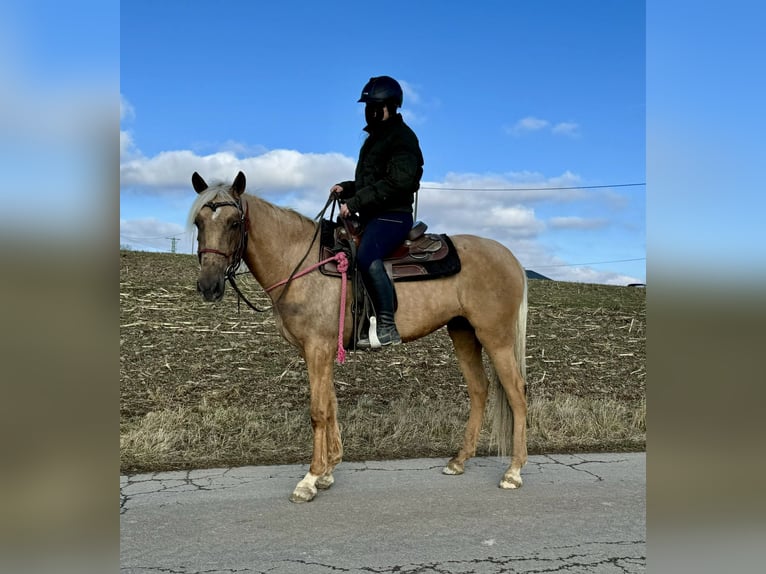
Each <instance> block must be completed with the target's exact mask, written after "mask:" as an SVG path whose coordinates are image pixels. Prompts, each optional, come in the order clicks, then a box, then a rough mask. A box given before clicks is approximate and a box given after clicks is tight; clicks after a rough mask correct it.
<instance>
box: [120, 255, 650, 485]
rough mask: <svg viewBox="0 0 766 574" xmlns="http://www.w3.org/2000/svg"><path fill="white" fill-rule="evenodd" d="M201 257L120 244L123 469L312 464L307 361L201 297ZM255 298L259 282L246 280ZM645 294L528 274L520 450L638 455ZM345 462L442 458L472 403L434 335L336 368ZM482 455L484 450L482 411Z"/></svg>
mask: <svg viewBox="0 0 766 574" xmlns="http://www.w3.org/2000/svg"><path fill="white" fill-rule="evenodd" d="M196 268H197V267H196V259H195V258H194V257H193V256H189V255H170V254H155V253H141V252H130V251H123V252H121V253H120V323H121V328H120V361H121V369H120V384H121V400H120V413H121V425H120V426H121V433H120V435H121V439H120V445H121V469H122V471H123V472H133V471H149V470H160V469H163V470H168V469H179V468H203V467H211V466H229V465H231V466H234V465H243V464H280V463H293V462H307V461H308V459H309V456H310V448H311V425H310V420H309V414H308V403H309V394H308V381H307V376H306V373H305V369H304V365H303V361H302V359H300V358H299V357H298V355H297V352H296V351H295V350H294V349H292V348H291V347H290V346H289V345H288V344H287V343H286V342H285V341H284V340H282V339H281V338H280V337H279V335H278V334H277V333H276V329H275V327H274V321H273V318H272V317H271V315H270V314H268V313H267V314H256V313H254V312H252V311H250V310H249V309H247V308H246V307H245V306H244V305H243V306H242V309H241V311H240V312H237V305H236V297H235V296H234V295H233V294H232V293H231V291H230V290H227V295H226V297H225V299H224V301H223V302H222V303H220V304H218V305H210V304H205V303H203V302H202V301H201V300H200V298H199V297H198V295H197V293H196V291H195V289H194V284H195V280H196ZM245 288H247V289H249V293H250V295H251V296H252V297H253V298H254V299H255V300H257V301H259V302H260V303H261V304H265V302H266V300H265V298H264V296H263V293H262V291H261V290H260V289H259V288H258V287H257V286H255V285H254V283H252V282H250V283H249V284H247V285H246V286H245ZM645 295H646V293H645V291H644V290H641V289H634V288H627V287H609V286H604V285H581V284H572V283H558V282H551V281H532V282H531V283H530V293H529V327H528V339H527V356H528V358H527V374H528V398H529V414H528V424H529V432H528V438H529V447H530V452H532V453H535V452H537V453H540V452H573V451H586V450H587V451H604V450H609V451H615V450H642V449H643V448H644V447H645V436H646V423H645V421H646V401H645V389H646V387H645V377H646V371H645V353H646V351H645V349H646V339H645V330H646V298H645ZM335 381H336V390H337V395H338V404H339V410H340V413H339V417H340V422H341V426H342V433H343V439H344V448H345V454H344V459H345V460H365V459H366V460H369V459H385V458H406V457H422V456H444V457H448V456H452V455H453V454H454V453H455V451H456V450H457V449H458V448H459V446H460V444H461V442H462V434H463V429H464V425H465V420H466V419H467V416H468V397H467V393H466V390H465V386H464V384H463V381H462V379H461V377H460V373H459V370H458V367H457V363H456V360H455V358H454V356H453V353H452V350H451V342H450V341H449V338H448V337H447V335H446V332H445V331H444V330H440V331H438V332H436V333H434V334H433V335H430V336H429V337H426V338H424V339H421V340H419V341H415V342H413V343H410V344H408V345H402V346H400V347H396V348H393V349H388V350H386V351H384V352H380V353H366V354H361V353H360V354H357V355H355V356H353V357H352V358H351V359H350V360H349V361H348V362H347V364H346V365H343V366H340V367H336V371H335ZM479 454H490V451H489V428H488V421H485V428H484V429H483V431H482V434H481V437H480V442H479Z"/></svg>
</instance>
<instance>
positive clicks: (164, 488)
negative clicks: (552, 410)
mask: <svg viewBox="0 0 766 574" xmlns="http://www.w3.org/2000/svg"><path fill="white" fill-rule="evenodd" d="M556 456H557V455H542V457H543V458H544V459H545V460H542V461H541V460H536V461H530V466H536V467H538V468H540V467H542V466H545V465H560V466H565V467H567V468H570V469H572V470H574V471H576V472H583V473H585V474H588V475H590V476H592V477H593V478H594V479H596V481H597V482H602V481H603V480H604V478H603V477H601V476H599V475H598V474H596V473H595V472H592V471H591V470H588V469H587V468H580V467H581V466H582V465H586V464H614V463H620V462H624V461H625V459H615V460H592V459H585V458H583V457H580V456H578V455H575V454H572V455H559V456H568V457H572V458H574V459H576V460H577V461H576V462H570V463H567V462H564V461H562V460H560V459H558V458H556ZM546 461H547V462H546ZM352 464H359V463H352ZM474 464H476V465H477V466H482V467H486V466H487V464H482V463H479V462H478V461H477V462H476V463H474ZM492 464H494V463H492ZM443 466H444V465H441V464H440V465H426V466H422V467H409V468H381V467H377V466H371V465H367V464H365V465H364V466H362V467H357V468H353V467H348V466H346V467H344V468H343V469H342V470H343V472H346V473H357V472H417V471H429V470H440V469H441V468H443ZM501 466H502V465H501ZM235 470H236V468H228V469H224V470H223V471H218V470H216V471H204V470H187V471H184V472H185V475H182V476H178V477H176V476H171V477H168V476H167V475H168V474H171V475H176V474H180V473H179V472H173V473H152V474H151V475H149V477H148V478H146V475H133V476H131V475H127V476H124V477H121V484H120V514H121V515H123V514H126V513H127V512H128V510H130V507H129V504H130V502H131V500H133V498H135V497H137V496H148V495H151V494H157V493H162V492H183V491H193V490H197V491H206V490H207V491H213V490H224V489H228V488H236V487H238V486H241V485H245V484H248V483H250V482H253V481H254V480H256V479H248V478H244V477H238V476H236V475H234V474H233V471H235ZM302 476H303V475H302V474H296V475H295V476H294V478H295V479H300V478H301V477H302ZM139 477H140V478H139ZM284 477H285V475H277V474H270V475H268V476H267V477H266V479H273V478H284ZM123 479H125V480H124V482H123ZM222 481H224V482H226V481H228V483H225V484H221V482H222ZM232 482H233V483H232ZM142 484H146V485H156V488H147V489H146V490H143V491H139V492H132V493H130V494H128V493H127V492H126V491H128V490H135V487H136V486H137V485H142Z"/></svg>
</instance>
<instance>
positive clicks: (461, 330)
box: [442, 320, 489, 474]
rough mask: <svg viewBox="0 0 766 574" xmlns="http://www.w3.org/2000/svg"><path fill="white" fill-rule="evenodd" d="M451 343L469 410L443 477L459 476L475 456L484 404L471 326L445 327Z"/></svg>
mask: <svg viewBox="0 0 766 574" xmlns="http://www.w3.org/2000/svg"><path fill="white" fill-rule="evenodd" d="M447 330H448V332H449V336H450V338H452V344H453V345H454V347H455V354H456V355H457V358H458V362H459V364H460V370H461V372H462V373H463V378H464V379H465V381H466V384H467V385H468V397H469V398H470V400H471V410H470V414H469V415H468V423H467V424H466V427H465V437H464V438H463V446H462V448H461V449H460V451H459V452H458V453H457V454H456V455H455V456H454V457H453V458H452V459H451V460H450V461H449V462H448V463H447V466H445V467H444V469H443V470H442V472H443V473H444V474H463V470H464V465H465V461H466V460H468V459H469V458H471V457H472V456H474V455H475V454H476V443H477V441H478V439H479V432H480V431H481V423H482V420H483V418H484V409H485V407H486V404H487V388H488V387H489V380H488V379H487V373H486V372H485V370H484V366H483V365H482V360H481V343H479V340H478V339H477V338H476V334H475V333H474V330H473V327H471V325H470V324H469V323H468V322H467V321H463V320H453V321H451V322H450V323H449V325H448V326H447Z"/></svg>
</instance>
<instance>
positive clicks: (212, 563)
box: [120, 453, 646, 574]
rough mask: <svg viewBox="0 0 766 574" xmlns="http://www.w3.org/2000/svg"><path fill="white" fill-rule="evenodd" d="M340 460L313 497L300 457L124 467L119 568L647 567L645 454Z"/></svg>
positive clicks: (481, 571)
mask: <svg viewBox="0 0 766 574" xmlns="http://www.w3.org/2000/svg"><path fill="white" fill-rule="evenodd" d="M445 462H446V459H415V460H401V461H387V462H366V463H346V462H344V463H342V464H341V465H340V466H339V467H338V468H337V469H336V472H335V485H334V486H333V487H332V488H331V489H330V490H328V491H319V494H318V495H317V497H316V498H315V499H314V501H313V502H310V503H307V504H293V503H291V502H289V500H288V496H289V495H290V493H291V492H292V489H293V488H294V487H295V485H296V483H297V482H298V481H299V480H300V479H301V478H302V477H303V475H304V474H305V473H306V471H307V469H308V467H307V466H306V465H288V466H262V467H243V468H232V469H212V470H197V471H190V472H168V473H157V474H144V475H132V476H122V477H120V493H121V499H120V513H121V516H120V523H121V544H120V565H121V571H122V572H124V573H141V574H148V573H160V572H162V573H171V574H197V573H205V574H219V573H220V574H223V573H226V574H231V573H269V574H293V573H311V574H329V573H345V572H352V573H353V572H365V573H370V572H373V573H388V572H392V573H393V572H396V573H412V574H414V573H418V574H432V573H433V574H436V573H439V574H458V573H460V574H464V573H469V572H470V573H475V574H495V573H498V574H499V573H501V572H513V573H526V574H531V573H542V572H546V573H547V572H563V573H567V574H571V573H577V572H588V573H619V574H625V573H633V572H644V571H645V569H646V522H645V487H646V455H645V454H644V453H631V454H622V453H620V454H586V455H582V454H580V455H546V456H532V457H530V459H529V462H528V463H527V466H526V467H525V468H524V470H523V471H522V477H523V478H524V486H523V487H522V488H521V489H519V490H510V491H509V490H501V489H500V488H498V487H497V483H498V482H499V481H500V478H501V477H502V474H503V471H504V470H505V468H506V462H505V460H501V459H499V458H493V457H491V458H476V459H472V460H470V461H469V462H468V463H467V464H466V472H465V474H464V475H462V476H446V475H442V474H441V468H442V467H443V465H444V464H445Z"/></svg>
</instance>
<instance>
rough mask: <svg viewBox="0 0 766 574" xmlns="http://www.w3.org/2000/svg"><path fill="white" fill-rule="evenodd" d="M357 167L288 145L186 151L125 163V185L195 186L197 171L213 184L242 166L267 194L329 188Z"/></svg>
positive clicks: (165, 189) (159, 190)
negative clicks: (239, 152) (254, 151)
mask: <svg viewBox="0 0 766 574" xmlns="http://www.w3.org/2000/svg"><path fill="white" fill-rule="evenodd" d="M354 165H355V164H354V160H352V159H351V158H348V157H346V156H343V155H341V154H337V153H328V154H312V153H309V154H303V153H300V152H297V151H294V150H284V149H282V150H272V151H269V152H266V153H263V154H261V155H257V156H253V157H247V158H239V157H237V156H236V155H235V154H234V153H232V152H219V153H214V154H210V155H206V156H198V155H196V154H195V153H193V152H191V151H188V150H180V151H169V152H162V153H160V154H158V155H156V156H154V157H152V158H146V157H139V158H135V159H131V160H129V161H126V162H123V163H122V165H120V182H121V184H122V185H123V186H138V187H142V188H144V189H145V190H147V191H150V192H153V193H165V192H168V191H175V190H177V189H179V188H185V187H190V183H189V181H190V178H191V174H192V173H194V172H195V171H197V172H199V173H200V175H202V177H204V178H205V179H206V180H207V181H208V182H212V181H216V180H220V181H229V180H233V179H234V176H235V175H236V174H237V172H238V171H240V170H241V171H244V172H245V174H246V175H247V176H248V186H249V187H250V188H251V189H253V188H257V189H258V190H263V192H264V193H269V192H272V191H283V190H285V189H297V188H312V189H314V188H317V187H318V188H320V189H325V190H327V191H328V192H329V189H330V186H331V185H332V184H333V183H336V182H338V181H342V180H344V179H350V178H352V177H353V173H354Z"/></svg>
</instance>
